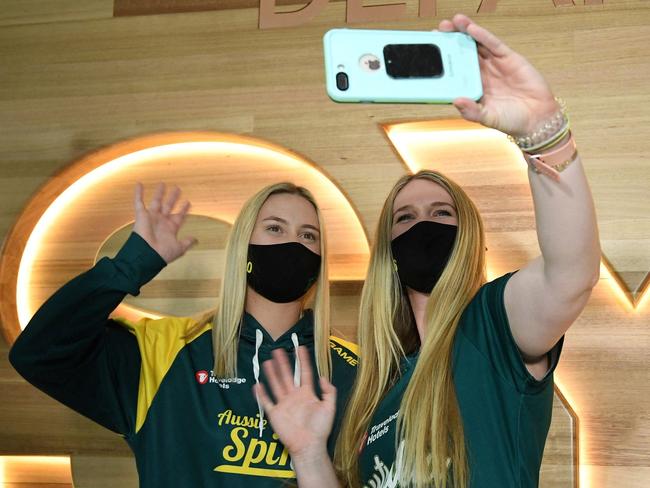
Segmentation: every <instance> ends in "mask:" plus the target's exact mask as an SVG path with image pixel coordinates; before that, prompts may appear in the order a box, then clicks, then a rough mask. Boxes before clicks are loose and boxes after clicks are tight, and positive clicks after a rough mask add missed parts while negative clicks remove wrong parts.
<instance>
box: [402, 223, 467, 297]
mask: <svg viewBox="0 0 650 488" xmlns="http://www.w3.org/2000/svg"><path fill="white" fill-rule="evenodd" d="M457 230H458V226H456V225H448V224H440V223H438V222H431V221H428V220H424V221H422V222H418V223H417V224H415V225H414V226H413V227H411V228H410V229H409V230H407V231H406V232H404V233H403V234H402V235H399V236H397V237H396V238H395V239H393V242H391V249H392V251H393V258H394V262H395V265H396V266H397V274H398V275H399V279H400V282H401V283H402V286H408V287H409V288H412V289H413V290H416V291H419V292H421V293H431V290H433V287H434V286H435V284H436V283H437V282H438V278H440V275H441V274H442V271H443V270H444V269H445V266H446V265H447V261H448V260H449V256H450V255H451V251H452V249H453V248H454V242H455V241H456V231H457Z"/></svg>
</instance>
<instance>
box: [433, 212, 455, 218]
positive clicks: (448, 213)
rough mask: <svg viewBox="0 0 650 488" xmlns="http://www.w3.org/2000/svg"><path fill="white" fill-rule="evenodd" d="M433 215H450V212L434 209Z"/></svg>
mask: <svg viewBox="0 0 650 488" xmlns="http://www.w3.org/2000/svg"><path fill="white" fill-rule="evenodd" d="M433 215H442V216H443V217H451V212H449V211H447V210H436V211H435V212H434V214H433Z"/></svg>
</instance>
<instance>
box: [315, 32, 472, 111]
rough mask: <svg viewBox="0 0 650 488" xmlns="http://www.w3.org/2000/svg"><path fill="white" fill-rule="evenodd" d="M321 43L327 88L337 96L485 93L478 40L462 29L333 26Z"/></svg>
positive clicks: (429, 97)
mask: <svg viewBox="0 0 650 488" xmlns="http://www.w3.org/2000/svg"><path fill="white" fill-rule="evenodd" d="M323 48H324V57H325V79H326V87H327V94H328V95H329V97H330V98H331V99H332V100H334V101H336V102H352V103H354V102H357V103H358V102H379V103H451V102H452V101H453V100H454V99H455V98H457V97H467V98H471V99H472V100H475V101H476V100H479V99H480V98H481V97H482V96H483V85H482V82H481V72H480V68H479V60H478V51H477V49H476V41H474V39H473V38H472V37H471V36H469V35H468V34H465V33H463V32H438V31H395V30H377V29H331V30H329V31H328V32H327V33H326V34H325V36H324V37H323Z"/></svg>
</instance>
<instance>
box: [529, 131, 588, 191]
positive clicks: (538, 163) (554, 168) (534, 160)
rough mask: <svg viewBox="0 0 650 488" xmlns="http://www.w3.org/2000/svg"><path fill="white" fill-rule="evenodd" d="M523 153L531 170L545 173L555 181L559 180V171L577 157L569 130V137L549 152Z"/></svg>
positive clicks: (573, 140)
mask: <svg viewBox="0 0 650 488" xmlns="http://www.w3.org/2000/svg"><path fill="white" fill-rule="evenodd" d="M523 154H524V159H526V162H527V163H528V166H529V167H530V169H531V171H533V172H534V173H537V174H543V175H546V176H548V177H549V178H552V179H553V180H555V181H559V180H560V173H561V172H562V171H564V170H565V169H567V168H568V167H569V165H570V164H571V163H573V162H574V161H575V160H576V159H577V158H578V150H577V148H576V143H575V139H574V138H573V134H571V132H570V131H569V139H568V140H567V141H566V142H564V143H563V144H561V145H560V146H559V147H557V148H554V149H553V150H552V151H550V152H547V153H545V154H528V153H526V152H524V153H523Z"/></svg>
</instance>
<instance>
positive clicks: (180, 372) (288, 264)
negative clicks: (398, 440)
mask: <svg viewBox="0 0 650 488" xmlns="http://www.w3.org/2000/svg"><path fill="white" fill-rule="evenodd" d="M165 193H166V191H165V186H164V185H162V184H161V185H159V186H158V188H157V190H156V192H155V194H154V196H153V199H152V200H151V203H150V204H149V205H148V206H145V204H144V203H143V195H142V194H143V188H142V185H140V184H137V185H136V190H135V224H134V228H133V232H132V233H131V235H130V236H129V238H128V239H127V241H126V243H125V244H124V245H123V247H122V248H121V249H120V251H119V252H118V253H117V255H116V256H115V257H114V258H108V257H105V258H102V259H100V260H99V261H98V262H97V264H95V266H94V267H93V268H92V269H90V270H88V271H86V272H85V273H83V274H81V275H79V276H77V277H76V278H74V279H73V280H72V281H70V282H68V283H67V284H66V285H65V286H63V287H62V288H61V289H60V290H59V291H57V292H56V293H55V294H54V295H53V296H52V297H50V298H49V299H48V300H47V301H46V302H45V303H44V304H43V305H42V306H41V307H40V309H39V310H38V311H37V312H36V314H35V315H34V317H33V318H32V319H31V320H30V322H29V323H28V324H27V327H26V328H25V330H24V331H23V333H22V334H21V335H20V336H19V337H18V339H17V340H16V342H15V344H14V345H13V347H12V349H11V351H10V355H9V357H10V361H11V363H12V364H13V365H14V367H15V368H16V369H17V370H18V372H19V373H20V374H22V375H23V376H24V377H25V378H26V379H27V380H28V381H29V382H31V383H32V384H34V385H35V386H36V387H37V388H39V389H41V390H43V391H44V392H45V393H47V394H48V395H50V396H52V397H53V398H55V399H57V400H59V401H61V402H63V403H64V404H66V405H68V406H69V407H71V408H73V409H74V410H76V411H78V412H80V413H82V414H83V415H85V416H87V417H89V418H90V419H92V420H94V421H95V422H97V423H99V424H101V425H103V426H104V427H106V428H108V429H110V430H112V431H114V432H117V433H119V434H121V435H123V436H124V437H125V439H126V441H127V442H128V444H129V446H130V447H131V448H132V450H133V452H134V454H135V459H136V463H137V467H138V474H139V478H140V486H142V487H156V488H164V487H169V488H179V487H215V488H217V487H228V488H232V487H249V486H255V487H277V486H285V484H286V482H287V479H291V478H293V477H295V474H294V471H293V469H292V466H291V459H290V457H289V454H288V451H287V450H286V449H285V448H284V446H282V444H281V443H280V441H279V440H278V436H277V435H276V434H275V433H274V432H273V430H272V429H271V428H270V426H269V425H268V421H267V419H265V418H264V415H263V414H264V412H263V410H262V409H261V406H260V403H259V400H258V399H256V398H255V396H254V395H252V394H251V385H253V384H255V383H258V382H260V381H261V382H265V381H266V378H265V377H264V374H263V372H261V371H260V367H259V365H260V363H261V362H262V361H263V360H265V359H267V358H269V357H270V354H271V351H272V350H277V349H281V350H283V351H288V353H289V354H291V355H292V357H293V360H294V362H295V369H297V370H298V369H299V365H300V361H301V360H302V362H314V363H315V364H316V370H317V372H318V375H320V376H322V377H324V378H329V379H331V381H332V382H333V383H334V384H335V385H336V386H337V388H338V390H339V391H343V392H347V391H348V390H349V389H350V388H351V384H352V380H353V378H354V369H355V367H354V366H355V364H354V361H350V359H349V358H351V357H354V356H353V353H352V351H349V350H347V349H346V344H344V343H337V342H336V338H330V335H329V284H328V276H327V261H326V259H325V257H326V253H327V245H326V239H325V229H324V226H323V219H322V217H321V214H320V211H319V209H318V206H317V205H316V202H315V200H314V198H313V196H312V195H311V193H310V192H309V191H308V190H306V189H305V188H302V187H299V186H296V185H294V184H291V183H278V184H275V185H270V186H268V187H266V188H263V189H262V190H260V191H259V192H257V193H256V194H255V195H253V196H252V197H251V198H250V199H249V200H248V201H247V202H246V203H245V204H244V206H243V208H242V210H241V212H240V214H239V216H238V217H237V219H236V220H235V222H234V224H233V227H232V230H231V233H230V236H229V239H228V244H227V247H226V252H225V254H226V262H225V270H224V277H223V280H222V289H221V294H220V298H219V302H218V304H217V307H216V313H209V314H207V315H205V316H204V317H199V318H198V319H194V318H191V317H163V318H160V319H156V320H154V319H149V318H143V319H141V320H139V321H137V322H132V321H129V320H126V319H123V318H117V317H115V318H109V314H111V312H113V310H115V308H116V307H117V306H118V305H119V303H120V302H121V301H122V300H123V299H124V297H125V296H126V294H127V293H130V294H132V295H137V294H138V293H139V290H140V288H141V287H142V286H143V285H145V284H146V283H147V282H148V281H150V280H151V279H153V277H154V276H155V275H156V274H158V273H159V272H160V271H161V270H162V269H163V268H164V267H165V266H166V265H167V264H169V263H171V262H173V261H175V260H176V259H178V258H180V257H181V256H182V255H183V254H185V252H186V251H187V250H188V249H189V248H190V247H191V246H192V245H194V244H195V242H196V240H195V239H194V238H192V237H184V238H179V237H178V232H179V230H180V228H181V227H182V225H183V223H184V221H185V217H186V215H187V212H188V210H189V208H190V203H189V202H188V201H185V202H184V203H183V204H181V205H180V207H179V206H178V202H179V197H180V189H179V188H175V189H174V190H173V191H172V192H171V193H169V194H168V195H167V196H166V195H165ZM206 265H207V263H206ZM310 303H313V310H311V309H308V308H306V307H307V306H308V305H309V304H310ZM331 341H332V342H331ZM298 346H301V348H302V349H301V350H300V351H301V352H300V355H299V352H298V351H299V349H298ZM334 349H336V350H337V351H341V350H344V351H346V352H347V353H348V355H347V361H346V360H344V359H343V357H342V356H341V355H340V353H339V352H333V351H334ZM297 380H298V379H297V378H296V381H297ZM327 388H328V386H327V385H325V390H324V392H325V393H327V392H328V391H329V390H327ZM345 396H346V395H345V394H343V395H339V402H343V401H344V398H345ZM339 410H340V411H342V405H341V408H339ZM333 445H334V443H333V442H330V451H333Z"/></svg>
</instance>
